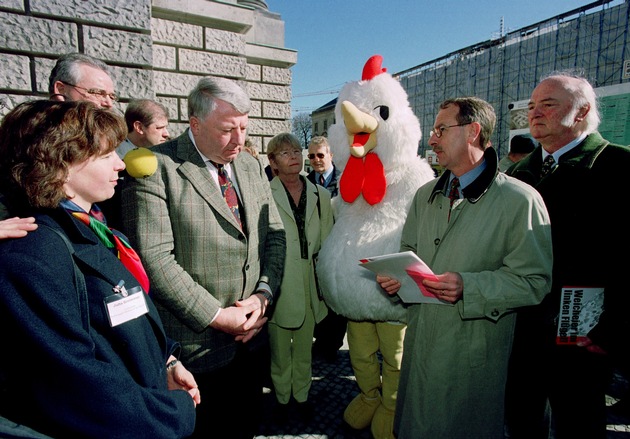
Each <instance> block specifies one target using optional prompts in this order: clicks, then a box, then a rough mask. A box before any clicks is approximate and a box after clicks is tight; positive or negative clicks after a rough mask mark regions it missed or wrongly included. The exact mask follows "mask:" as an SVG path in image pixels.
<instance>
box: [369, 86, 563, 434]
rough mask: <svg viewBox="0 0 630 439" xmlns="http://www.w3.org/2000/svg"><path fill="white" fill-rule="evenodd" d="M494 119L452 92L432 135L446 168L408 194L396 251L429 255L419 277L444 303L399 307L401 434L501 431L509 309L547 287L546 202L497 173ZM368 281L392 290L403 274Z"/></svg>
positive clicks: (397, 425)
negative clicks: (402, 319) (403, 322)
mask: <svg viewBox="0 0 630 439" xmlns="http://www.w3.org/2000/svg"><path fill="white" fill-rule="evenodd" d="M495 123H496V115H495V112H494V109H493V108H492V106H491V105H490V104H489V103H487V102H486V101H484V100H482V99H479V98H475V97H462V98H454V99H449V100H447V101H445V102H443V103H442V104H441V105H440V109H439V112H438V114H437V117H436V119H435V123H434V125H433V131H432V132H431V137H430V138H429V145H430V146H431V147H432V148H433V150H434V151H435V152H436V154H437V155H438V158H439V160H440V165H442V166H443V167H445V168H446V171H445V172H444V173H443V174H442V176H441V177H440V178H439V179H437V180H432V181H430V182H428V183H426V184H425V185H423V186H422V187H420V189H418V191H417V192H416V195H415V197H414V199H413V201H412V203H411V208H410V209H409V214H408V215H407V219H406V221H405V225H404V227H403V232H402V238H401V243H400V250H401V251H413V252H414V253H415V254H417V255H418V256H419V257H420V258H421V259H422V260H424V261H426V262H427V263H428V264H429V265H430V267H431V269H432V270H433V272H434V273H435V278H434V279H431V280H429V279H424V280H423V281H422V282H423V284H424V286H425V287H426V288H427V290H428V291H429V292H430V293H431V294H433V295H434V296H435V297H437V298H438V299H440V300H441V301H442V303H435V304H434V303H419V304H412V305H410V306H409V308H408V318H407V332H406V334H405V341H404V350H403V359H402V368H401V371H400V382H399V386H398V397H397V399H396V415H395V422H394V433H395V434H396V437H397V438H398V439H409V438H419V437H422V438H425V437H426V438H455V437H470V438H486V439H489V438H494V439H503V437H504V431H503V425H504V422H503V421H504V417H503V413H504V398H505V383H506V380H507V369H508V360H509V357H510V350H511V347H512V338H513V333H514V324H515V320H516V315H515V313H514V310H515V308H518V307H522V306H527V305H535V304H537V303H540V301H541V300H542V299H543V297H544V296H545V294H547V292H548V291H549V287H550V286H551V267H552V250H551V227H550V224H549V216H548V214H547V209H546V208H545V204H544V201H543V199H542V197H541V196H540V194H538V193H537V192H536V191H535V190H534V189H533V188H532V187H531V186H528V185H526V184H524V183H522V182H520V181H518V180H516V179H515V178H511V177H508V176H507V175H506V174H504V173H503V172H499V171H498V159H497V153H496V151H495V150H494V149H493V148H492V147H491V146H490V136H491V135H492V132H493V130H494V126H495ZM376 280H377V282H379V284H380V285H381V287H382V288H383V289H384V290H385V291H386V292H387V293H388V294H390V295H395V294H396V293H397V292H398V290H399V289H400V281H403V280H404V279H393V278H390V277H387V276H383V275H378V276H377V278H376ZM418 294H420V292H418Z"/></svg>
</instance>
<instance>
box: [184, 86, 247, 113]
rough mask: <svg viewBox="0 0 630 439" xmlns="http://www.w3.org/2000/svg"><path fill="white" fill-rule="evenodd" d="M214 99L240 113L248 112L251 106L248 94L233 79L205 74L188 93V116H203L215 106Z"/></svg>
mask: <svg viewBox="0 0 630 439" xmlns="http://www.w3.org/2000/svg"><path fill="white" fill-rule="evenodd" d="M216 99H220V100H222V101H225V102H227V103H228V104H230V105H231V106H232V107H233V108H234V109H235V110H236V111H238V112H239V113H241V114H248V113H249V112H250V111H251V108H252V101H251V100H250V99H249V96H247V93H245V90H243V89H242V88H241V86H239V85H238V84H237V83H236V82H235V81H232V80H230V79H225V78H217V77H211V76H206V77H204V78H201V79H200V80H199V82H198V83H197V85H196V86H195V88H194V89H193V90H192V91H191V92H190V94H189V95H188V117H189V118H191V117H197V118H199V119H203V118H205V117H206V116H207V115H208V114H210V113H211V112H212V111H214V109H215V108H216V102H215V100H216Z"/></svg>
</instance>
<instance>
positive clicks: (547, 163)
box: [540, 154, 556, 178]
mask: <svg viewBox="0 0 630 439" xmlns="http://www.w3.org/2000/svg"><path fill="white" fill-rule="evenodd" d="M555 165H556V161H555V159H554V158H553V156H552V155H551V154H549V155H548V156H547V157H545V160H544V161H543V164H542V168H541V169H540V178H543V177H544V176H545V175H547V174H549V173H550V172H551V170H552V169H553V167H554V166H555Z"/></svg>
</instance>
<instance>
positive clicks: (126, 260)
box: [64, 202, 149, 294]
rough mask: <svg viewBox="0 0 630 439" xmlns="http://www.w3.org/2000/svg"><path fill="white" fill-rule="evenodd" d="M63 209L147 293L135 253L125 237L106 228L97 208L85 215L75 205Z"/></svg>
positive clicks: (138, 259) (142, 268)
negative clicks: (101, 244) (80, 223)
mask: <svg viewBox="0 0 630 439" xmlns="http://www.w3.org/2000/svg"><path fill="white" fill-rule="evenodd" d="M64 207H65V209H66V210H67V211H68V212H69V213H70V214H71V215H72V216H73V217H75V218H76V219H78V220H79V221H81V222H82V223H83V224H85V225H86V226H88V227H89V228H90V229H92V231H93V232H94V233H95V234H96V236H97V237H98V239H99V240H100V241H101V242H102V243H103V245H104V246H105V247H107V248H108V249H110V250H111V251H112V252H113V253H114V254H115V255H116V256H117V257H118V259H120V262H122V264H123V265H124V266H125V268H126V269H127V270H129V272H130V273H131V274H132V275H133V276H134V277H135V278H136V280H137V281H138V282H139V283H140V286H141V287H142V289H143V290H144V292H145V293H147V294H148V293H149V278H148V276H147V273H146V271H145V269H144V267H143V265H142V261H140V257H139V256H138V254H137V253H136V251H135V250H134V249H133V248H131V245H130V244H129V241H128V240H127V237H126V236H125V235H123V234H122V233H120V232H119V231H118V230H115V229H110V228H109V227H107V224H106V220H105V216H104V215H103V212H101V210H100V209H99V208H98V206H96V205H93V206H92V209H91V210H90V213H89V214H87V213H85V211H84V210H83V209H81V208H80V207H79V206H77V205H76V204H74V203H72V202H70V203H64Z"/></svg>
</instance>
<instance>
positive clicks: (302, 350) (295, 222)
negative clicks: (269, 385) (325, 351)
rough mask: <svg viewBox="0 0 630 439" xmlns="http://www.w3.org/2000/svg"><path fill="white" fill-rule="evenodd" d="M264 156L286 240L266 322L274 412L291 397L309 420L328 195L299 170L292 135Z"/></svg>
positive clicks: (283, 409)
mask: <svg viewBox="0 0 630 439" xmlns="http://www.w3.org/2000/svg"><path fill="white" fill-rule="evenodd" d="M267 155H268V157H269V161H270V162H271V166H272V168H274V169H275V170H276V171H277V173H276V177H275V178H274V179H273V180H272V181H271V191H272V193H273V198H274V200H275V201H276V205H277V206H278V211H279V212H280V216H281V218H282V222H283V223H284V227H285V232H286V238H287V250H286V251H287V253H286V259H285V265H284V276H283V279H282V284H281V286H280V293H279V294H278V298H277V300H276V302H275V308H274V310H273V314H272V315H271V318H270V320H269V343H270V346H271V379H272V382H273V386H274V391H275V394H276V399H277V401H278V410H277V415H278V416H279V417H280V418H287V417H288V406H289V402H290V401H291V396H293V399H294V400H295V401H296V402H297V408H298V412H299V413H300V414H301V415H302V417H303V418H304V420H309V418H310V417H311V416H312V407H311V406H310V404H309V403H308V402H307V399H308V393H309V390H310V388H311V363H312V357H311V348H312V344H313V331H314V329H315V324H316V323H318V322H320V321H321V320H322V319H323V318H324V317H325V316H326V314H327V313H328V309H327V307H326V305H325V304H324V301H323V300H322V298H321V297H320V296H319V294H318V292H317V283H316V279H315V265H314V259H315V258H316V255H317V252H319V249H320V247H321V243H322V242H323V240H324V239H325V238H326V236H328V233H329V232H330V229H331V228H332V225H333V214H332V209H331V205H330V195H329V193H328V191H327V190H326V189H324V188H321V187H319V186H315V185H314V184H312V183H311V182H310V181H308V180H307V179H306V178H305V177H304V176H303V175H301V174H300V173H301V171H302V166H303V156H302V148H301V145H300V142H299V140H298V139H297V137H295V136H294V135H293V134H290V133H281V134H278V135H277V136H275V137H274V138H273V139H271V141H270V142H269V145H268V148H267Z"/></svg>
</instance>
